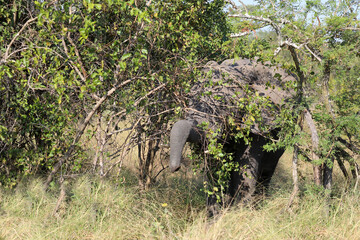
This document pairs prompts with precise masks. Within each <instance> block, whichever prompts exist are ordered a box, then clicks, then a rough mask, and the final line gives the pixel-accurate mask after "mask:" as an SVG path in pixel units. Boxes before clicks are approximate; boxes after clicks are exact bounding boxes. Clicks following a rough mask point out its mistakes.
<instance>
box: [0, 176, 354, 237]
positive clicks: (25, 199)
mask: <svg viewBox="0 0 360 240" xmlns="http://www.w3.org/2000/svg"><path fill="white" fill-rule="evenodd" d="M129 179H130V178H129ZM200 183H201V181H200V180H196V179H184V178H181V176H180V175H177V176H175V177H170V178H167V180H166V181H160V183H158V184H157V185H156V186H154V188H152V189H150V190H149V191H147V192H142V191H140V190H139V189H138V188H137V186H136V184H135V182H131V181H126V178H125V177H120V178H117V179H105V180H100V179H94V178H91V177H86V176H85V177H81V178H79V179H77V180H72V181H66V182H65V193H66V194H65V198H64V200H63V201H61V202H60V204H59V203H58V199H59V196H60V192H61V191H60V188H59V186H52V187H51V189H50V190H49V191H47V192H45V191H44V190H43V181H42V180H41V179H39V178H38V179H31V180H30V179H27V180H23V181H22V182H21V183H20V184H19V185H18V186H17V188H16V189H15V190H1V192H0V201H1V205H0V239H199V240H200V239H359V238H360V206H359V204H360V194H359V193H358V192H356V193H354V192H352V191H349V192H348V193H345V192H344V191H342V190H341V189H340V188H338V189H337V190H335V193H334V194H333V195H332V198H331V199H330V200H328V201H325V200H324V199H323V198H321V197H319V194H315V193H314V191H315V190H313V189H312V188H310V187H309V188H308V189H307V190H304V191H303V193H302V195H301V196H300V199H298V201H296V202H295V203H294V205H293V207H292V208H291V210H290V211H288V210H285V207H286V205H287V203H288V199H289V196H290V190H291V189H275V190H274V191H273V192H272V193H271V195H270V196H269V197H267V198H265V199H264V200H262V201H261V202H260V203H259V204H258V205H256V206H255V207H249V206H247V207H244V206H234V207H232V208H230V209H226V210H224V212H223V213H222V214H220V215H219V216H217V217H215V218H211V219H208V218H207V217H206V212H205V197H204V194H203V192H202V191H201V190H200V188H201V184H200ZM278 184H279V183H278ZM55 210H56V211H55Z"/></svg>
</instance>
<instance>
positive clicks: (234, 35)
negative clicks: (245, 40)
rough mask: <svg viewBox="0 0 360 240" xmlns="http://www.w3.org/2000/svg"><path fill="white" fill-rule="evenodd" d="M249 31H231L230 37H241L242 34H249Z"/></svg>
mask: <svg viewBox="0 0 360 240" xmlns="http://www.w3.org/2000/svg"><path fill="white" fill-rule="evenodd" d="M250 33H251V31H248V32H242V33H232V34H231V35H230V37H231V38H238V37H243V36H246V35H249V34H250Z"/></svg>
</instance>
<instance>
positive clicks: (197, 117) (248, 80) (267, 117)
mask: <svg viewBox="0 0 360 240" xmlns="http://www.w3.org/2000/svg"><path fill="white" fill-rule="evenodd" d="M204 73H206V74H205V75H206V76H207V78H204V79H203V80H200V81H199V83H197V84H195V85H194V87H193V88H192V90H191V93H190V99H191V100H190V103H189V108H188V109H187V110H188V111H187V114H186V119H183V120H179V121H177V122H176V123H175V124H174V125H173V127H172V129H171V133H170V164H169V167H170V170H171V172H175V171H177V170H178V169H179V168H180V163H181V158H182V152H183V149H184V145H185V143H186V142H192V143H195V144H197V145H198V146H200V148H201V147H202V149H206V136H205V135H206V133H205V131H204V130H203V128H201V127H199V124H200V123H203V122H206V123H208V125H209V128H215V126H216V127H219V126H220V128H221V131H226V122H224V121H223V119H226V118H227V117H228V116H232V117H235V118H237V119H240V120H239V121H240V123H239V126H242V125H241V119H242V117H243V114H244V113H243V112H242V111H241V110H238V109H237V107H236V99H239V98H246V97H247V96H248V94H249V92H252V93H254V92H257V94H256V95H257V96H263V97H264V99H267V100H268V101H269V102H270V103H271V104H272V107H271V108H264V109H262V110H261V116H262V123H263V124H264V125H266V126H268V128H267V129H268V130H267V133H264V132H262V130H261V128H260V126H259V125H258V124H257V123H254V125H253V126H251V131H250V133H249V135H250V136H249V137H250V138H251V139H252V142H251V144H250V145H248V144H246V142H245V141H244V140H235V139H234V138H231V137H229V138H228V137H220V138H219V141H221V142H222V143H223V144H224V149H226V151H228V152H231V153H233V156H234V158H233V159H234V161H236V162H238V163H239V166H240V168H242V169H245V170H244V171H233V172H232V173H231V179H230V181H229V186H228V190H227V193H228V195H229V196H230V198H231V202H234V200H236V199H237V200H241V201H245V202H246V201H249V200H251V199H252V197H253V196H254V194H255V193H257V192H262V190H264V189H267V188H268V186H269V183H270V180H271V177H272V175H273V173H274V171H275V168H276V165H277V163H278V160H279V158H280V157H281V156H282V154H283V152H284V149H279V150H277V151H274V152H272V151H270V152H267V151H265V150H264V149H263V146H264V145H265V144H267V143H268V142H269V141H270V140H269V136H270V137H273V138H276V134H277V129H274V128H272V125H274V124H273V120H274V119H275V115H276V114H277V112H278V111H279V108H281V105H282V104H283V103H284V100H286V99H290V98H291V97H292V95H293V94H292V93H291V92H290V91H285V90H283V88H282V86H283V84H284V83H286V82H289V81H293V80H295V78H294V77H293V76H292V75H291V74H289V73H287V72H286V71H284V70H282V69H277V68H275V67H268V66H265V65H264V64H262V63H258V62H256V61H251V60H248V59H238V60H234V59H230V60H225V61H224V62H223V63H221V64H217V63H215V62H209V63H208V64H207V65H206V66H205V67H204ZM280 77H281V80H280V79H279V78H280ZM209 82H210V83H209ZM218 82H221V84H217V83H218ZM245 89H248V90H247V91H245ZM209 91H211V94H201V93H204V92H207V93H208V92H209ZM215 96H216V97H215ZM224 135H225V134H219V136H224ZM244 166H245V167H244ZM213 204H214V199H212V198H210V199H208V205H210V208H211V205H213ZM210 211H212V210H211V209H210Z"/></svg>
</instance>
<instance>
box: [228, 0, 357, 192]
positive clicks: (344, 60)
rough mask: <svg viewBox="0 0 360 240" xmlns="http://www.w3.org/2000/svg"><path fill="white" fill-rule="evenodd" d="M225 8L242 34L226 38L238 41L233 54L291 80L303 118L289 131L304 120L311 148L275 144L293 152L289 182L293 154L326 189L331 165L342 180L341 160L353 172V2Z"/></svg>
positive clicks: (265, 3)
mask: <svg viewBox="0 0 360 240" xmlns="http://www.w3.org/2000/svg"><path fill="white" fill-rule="evenodd" d="M228 2H229V3H230V4H231V5H232V8H233V9H232V13H231V14H230V15H229V17H230V18H234V19H238V22H237V24H238V26H237V28H238V29H245V28H246V29H248V31H243V32H241V33H238V34H233V35H232V36H233V37H241V38H242V39H240V40H239V44H238V46H237V48H238V54H239V55H242V56H251V57H253V56H258V57H259V60H260V61H264V60H270V61H271V62H273V63H280V64H281V65H282V66H283V67H285V68H288V69H289V70H291V71H293V72H294V73H296V74H297V76H298V81H297V83H296V85H295V87H296V91H297V94H298V101H297V104H296V109H298V110H297V111H298V113H303V114H301V115H303V116H304V117H300V118H299V120H298V121H296V120H295V122H293V124H295V125H296V124H298V125H299V126H300V127H297V128H294V130H296V129H298V130H300V129H302V127H301V126H302V121H303V120H302V119H305V121H306V122H307V124H308V126H309V129H310V133H311V139H312V144H302V143H301V141H288V140H289V139H288V138H286V137H284V138H283V139H282V140H285V141H283V143H281V144H285V145H288V146H293V147H294V167H295V169H294V171H295V172H294V174H295V175H294V176H295V179H296V176H297V173H296V159H297V153H298V151H299V152H300V153H301V155H303V156H304V157H305V158H306V159H309V160H310V161H311V162H312V163H313V166H314V181H315V183H316V184H317V185H320V184H322V185H323V186H324V187H325V188H326V189H330V188H331V175H332V168H333V162H334V160H335V159H336V160H337V161H338V163H339V164H340V166H341V168H342V169H343V171H344V174H345V175H346V174H347V173H346V169H345V168H344V167H343V164H342V160H343V159H344V158H348V159H349V160H350V159H351V160H350V162H351V164H352V166H353V167H354V172H355V171H356V170H357V169H358V167H357V163H356V162H355V158H354V156H355V155H356V154H358V153H359V150H358V149H359V145H358V144H359V132H358V131H359V129H358V128H357V130H355V128H354V126H355V125H358V122H359V120H360V119H359V115H358V108H359V89H358V88H356V86H357V85H358V80H359V75H358V71H357V68H358V63H359V54H358V52H359V47H360V45H359V42H360V41H359V40H360V33H359V30H360V28H359V20H358V17H359V5H358V4H356V3H357V1H346V2H343V1H334V0H330V1H326V2H325V3H322V2H320V1H306V3H303V2H302V1H295V0H293V1H286V2H285V1H261V0H260V1H257V3H258V4H257V5H256V7H252V8H251V11H249V10H248V9H247V7H246V6H245V5H244V4H242V5H241V6H239V7H238V6H236V5H235V4H234V2H232V1H228ZM240 2H241V1H240ZM232 21H235V20H232ZM264 27H265V28H267V29H269V30H267V31H270V32H269V34H268V36H267V37H265V38H256V37H255V38H251V37H244V36H247V35H249V34H252V33H254V35H255V34H256V33H257V32H258V30H259V29H261V28H264ZM271 32H272V33H271ZM289 59H291V60H292V63H291V62H290V61H289ZM345 72H346V73H345ZM319 86H321V87H319ZM352 86H355V88H354V87H352ZM350 92H351V99H350V98H349V95H348V94H349V93H350ZM319 93H320V94H319ZM282 122H283V123H284V121H282ZM296 122H297V123H296ZM282 127H284V126H282ZM301 132H302V134H304V133H306V132H304V131H301ZM290 135H294V136H295V135H299V132H298V133H296V132H294V131H292V132H291V133H290ZM302 138H303V137H302ZM295 139H299V138H295ZM279 143H280V142H279ZM347 151H351V152H352V154H353V156H352V157H350V156H349V154H347ZM309 152H312V154H311V155H309ZM354 174H355V175H356V173H354ZM295 185H296V184H295ZM295 188H296V186H295Z"/></svg>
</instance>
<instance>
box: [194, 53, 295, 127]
mask: <svg viewBox="0 0 360 240" xmlns="http://www.w3.org/2000/svg"><path fill="white" fill-rule="evenodd" d="M293 81H296V78H295V76H294V75H293V74H291V73H289V72H287V71H285V70H284V69H281V68H279V67H276V66H271V65H270V64H269V63H260V62H258V61H256V60H249V59H228V60H225V61H223V62H222V63H221V64H218V63H216V62H214V61H210V62H208V63H207V64H206V65H205V66H204V68H203V75H202V78H201V79H199V80H198V81H197V82H196V83H195V84H194V86H193V87H192V89H191V91H190V94H189V98H190V101H189V108H188V109H187V110H188V111H187V113H188V118H189V119H195V120H196V121H197V122H199V123H200V122H207V123H209V126H210V128H213V129H215V128H218V127H219V126H218V125H220V127H223V126H224V123H225V124H226V119H227V118H228V117H232V118H235V119H237V121H238V122H239V124H242V123H241V122H242V119H243V115H244V111H243V109H242V108H241V107H239V102H241V100H242V99H250V98H251V96H257V97H259V96H260V97H262V98H263V99H265V100H267V101H268V102H269V103H270V104H269V106H267V107H264V108H262V109H261V117H262V123H261V124H265V125H266V126H270V128H271V126H272V125H273V121H274V119H275V117H276V114H277V113H278V112H279V109H280V108H281V107H282V105H283V104H284V103H286V102H287V101H288V100H289V99H291V98H293V97H294V92H293V91H292V90H290V89H287V85H288V84H289V83H290V82H293ZM252 131H253V132H254V133H259V131H260V130H259V127H258V123H257V124H254V125H253V126H252Z"/></svg>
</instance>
